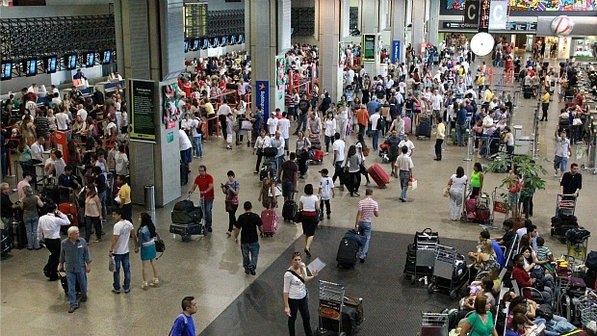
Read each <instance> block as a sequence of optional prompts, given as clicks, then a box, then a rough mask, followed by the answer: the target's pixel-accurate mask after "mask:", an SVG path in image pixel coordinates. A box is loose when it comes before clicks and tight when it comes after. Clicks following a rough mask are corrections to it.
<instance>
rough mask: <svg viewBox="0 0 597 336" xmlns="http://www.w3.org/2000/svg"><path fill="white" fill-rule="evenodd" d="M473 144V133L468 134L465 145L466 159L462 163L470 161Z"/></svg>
mask: <svg viewBox="0 0 597 336" xmlns="http://www.w3.org/2000/svg"><path fill="white" fill-rule="evenodd" d="M474 143H475V136H474V135H473V132H470V131H469V133H468V143H467V144H466V157H465V158H464V159H463V160H462V161H472V160H473V159H472V158H471V154H472V151H473V144H474Z"/></svg>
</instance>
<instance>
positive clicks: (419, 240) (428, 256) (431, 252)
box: [404, 228, 439, 286]
mask: <svg viewBox="0 0 597 336" xmlns="http://www.w3.org/2000/svg"><path fill="white" fill-rule="evenodd" d="M419 234H420V237H419V236H418V235H419ZM431 234H432V231H431V229H430V228H426V229H425V230H423V231H422V232H418V233H417V237H416V238H415V258H414V259H415V261H414V263H415V265H414V269H413V270H412V271H407V270H406V269H405V272H404V275H405V276H406V277H410V281H411V283H412V284H414V283H415V282H417V281H422V282H423V283H424V284H425V286H427V284H428V278H429V277H430V276H432V275H433V265H434V264H435V248H436V246H437V244H438V241H439V238H438V237H433V236H432V235H431ZM407 258H409V256H407ZM407 263H408V260H407Z"/></svg>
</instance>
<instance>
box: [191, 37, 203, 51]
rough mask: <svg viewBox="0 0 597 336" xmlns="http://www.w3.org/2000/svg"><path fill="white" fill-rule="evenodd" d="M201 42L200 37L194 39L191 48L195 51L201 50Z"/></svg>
mask: <svg viewBox="0 0 597 336" xmlns="http://www.w3.org/2000/svg"><path fill="white" fill-rule="evenodd" d="M200 42H201V40H200V39H193V47H192V48H191V50H193V51H197V50H199V43H200Z"/></svg>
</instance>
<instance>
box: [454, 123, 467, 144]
mask: <svg viewBox="0 0 597 336" xmlns="http://www.w3.org/2000/svg"><path fill="white" fill-rule="evenodd" d="M465 132H466V125H465V124H456V141H457V142H458V146H464V133H465Z"/></svg>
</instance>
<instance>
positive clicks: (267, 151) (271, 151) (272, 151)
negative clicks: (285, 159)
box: [263, 147, 278, 157]
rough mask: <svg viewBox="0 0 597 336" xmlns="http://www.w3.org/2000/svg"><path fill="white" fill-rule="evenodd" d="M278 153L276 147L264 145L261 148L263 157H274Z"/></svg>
mask: <svg viewBox="0 0 597 336" xmlns="http://www.w3.org/2000/svg"><path fill="white" fill-rule="evenodd" d="M277 154H278V149H277V148H276V147H266V148H264V149H263V156H265V157H275V156H276V155H277Z"/></svg>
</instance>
